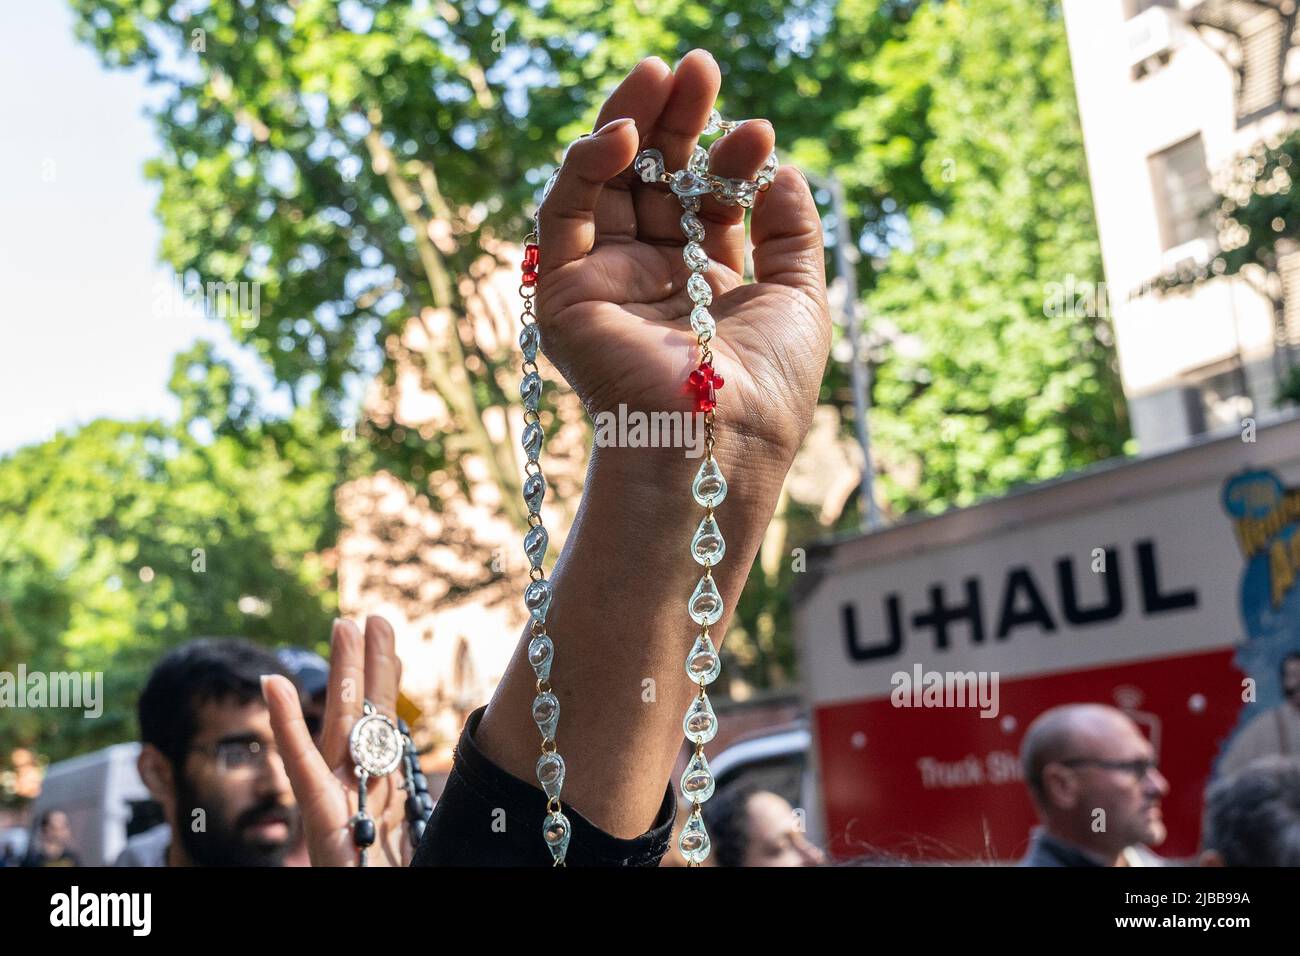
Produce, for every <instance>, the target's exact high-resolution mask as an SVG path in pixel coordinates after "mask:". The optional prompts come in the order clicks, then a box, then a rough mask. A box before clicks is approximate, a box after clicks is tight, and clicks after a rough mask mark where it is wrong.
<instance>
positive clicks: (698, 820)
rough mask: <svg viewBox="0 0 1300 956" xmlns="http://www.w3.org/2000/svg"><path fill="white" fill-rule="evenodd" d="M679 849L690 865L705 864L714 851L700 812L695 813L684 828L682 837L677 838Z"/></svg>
mask: <svg viewBox="0 0 1300 956" xmlns="http://www.w3.org/2000/svg"><path fill="white" fill-rule="evenodd" d="M677 848H678V849H679V850H681V851H682V856H683V857H685V858H686V861H687V862H688V863H703V862H704V861H705V860H707V859H708V858H709V851H710V850H711V849H713V847H712V844H710V843H709V831H708V830H706V829H704V819H703V818H702V817H701V816H700V815H699V813H698V812H693V813H691V815H690V816H689V817H688V818H687V820H686V826H684V827H682V835H681V836H680V837H678V838H677Z"/></svg>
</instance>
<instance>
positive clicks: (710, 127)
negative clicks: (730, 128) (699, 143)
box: [701, 110, 722, 136]
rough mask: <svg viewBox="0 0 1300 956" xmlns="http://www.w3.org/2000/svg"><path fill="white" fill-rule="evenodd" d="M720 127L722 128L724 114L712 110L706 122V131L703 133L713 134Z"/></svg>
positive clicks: (704, 134) (706, 134) (705, 134)
mask: <svg viewBox="0 0 1300 956" xmlns="http://www.w3.org/2000/svg"><path fill="white" fill-rule="evenodd" d="M720 129H722V114H721V113H719V112H718V111H717V110H710V111H709V119H708V122H706V123H705V124H704V132H703V133H702V134H701V135H703V136H712V135H713V134H714V133H716V132H717V131H718V130H720Z"/></svg>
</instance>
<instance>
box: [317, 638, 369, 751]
mask: <svg viewBox="0 0 1300 956" xmlns="http://www.w3.org/2000/svg"><path fill="white" fill-rule="evenodd" d="M365 664H366V651H365V640H364V638H362V636H361V632H360V631H359V630H357V626H356V625H355V624H353V623H352V622H351V621H344V620H337V621H335V622H334V631H333V633H332V634H331V635H330V680H329V687H328V688H327V689H326V691H325V726H324V730H323V733H322V734H321V754H322V755H323V756H324V758H325V763H326V764H327V765H329V766H331V767H338V766H341V765H342V764H343V761H344V759H345V758H346V757H347V753H348V735H349V734H350V733H351V732H352V725H353V724H355V723H356V722H357V720H358V718H360V716H361V707H362V704H363V703H364V700H363V697H362V695H363V694H364V693H365V686H366V684H365Z"/></svg>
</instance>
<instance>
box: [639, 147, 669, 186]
mask: <svg viewBox="0 0 1300 956" xmlns="http://www.w3.org/2000/svg"><path fill="white" fill-rule="evenodd" d="M632 169H633V170H635V171H636V174H637V175H638V176H640V177H641V182H643V183H657V182H659V180H660V178H661V177H662V176H663V174H664V154H663V153H661V152H659V150H657V149H643V150H641V152H640V153H638V154H637V157H636V162H634V163H633V164H632Z"/></svg>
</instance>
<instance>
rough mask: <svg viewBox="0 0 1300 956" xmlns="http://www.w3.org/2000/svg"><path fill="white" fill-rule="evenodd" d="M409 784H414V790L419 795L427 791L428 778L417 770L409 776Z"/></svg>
mask: <svg viewBox="0 0 1300 956" xmlns="http://www.w3.org/2000/svg"><path fill="white" fill-rule="evenodd" d="M411 783H412V784H414V786H415V789H416V790H417V791H419V792H420V793H423V792H424V791H425V790H428V789H429V778H428V777H426V776H425V775H424V774H422V773H420V771H418V770H417V771H416V772H415V773H414V774H413V775H412V776H411Z"/></svg>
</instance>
